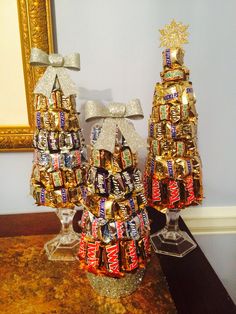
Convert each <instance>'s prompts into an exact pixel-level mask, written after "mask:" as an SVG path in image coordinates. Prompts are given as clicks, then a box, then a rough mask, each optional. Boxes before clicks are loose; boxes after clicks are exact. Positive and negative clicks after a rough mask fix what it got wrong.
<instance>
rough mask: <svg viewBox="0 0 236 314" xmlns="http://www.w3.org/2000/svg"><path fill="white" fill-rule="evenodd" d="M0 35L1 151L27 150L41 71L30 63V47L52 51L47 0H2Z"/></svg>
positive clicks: (31, 133) (49, 12)
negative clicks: (36, 85) (36, 88)
mask: <svg viewBox="0 0 236 314" xmlns="http://www.w3.org/2000/svg"><path fill="white" fill-rule="evenodd" d="M0 38H1V50H0V69H1V75H0V93H1V97H0V151H30V150H32V139H33V132H34V108H33V99H34V96H33V90H34V86H35V84H36V82H37V81H38V79H39V78H40V76H41V75H42V74H43V72H44V68H39V67H37V68H33V67H31V66H30V64H29V60H30V50H31V47H37V48H40V49H42V50H43V51H45V52H47V53H51V52H53V36H52V18H51V5H50V0H43V1H35V0H11V1H9V0H1V1H0Z"/></svg>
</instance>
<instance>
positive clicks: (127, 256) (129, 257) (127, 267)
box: [120, 240, 139, 271]
mask: <svg viewBox="0 0 236 314" xmlns="http://www.w3.org/2000/svg"><path fill="white" fill-rule="evenodd" d="M120 245H121V259H122V270H124V271H133V270H134V269H136V268H138V266H139V262H138V255H137V247H136V242H135V241H134V240H129V241H125V242H121V244H120Z"/></svg>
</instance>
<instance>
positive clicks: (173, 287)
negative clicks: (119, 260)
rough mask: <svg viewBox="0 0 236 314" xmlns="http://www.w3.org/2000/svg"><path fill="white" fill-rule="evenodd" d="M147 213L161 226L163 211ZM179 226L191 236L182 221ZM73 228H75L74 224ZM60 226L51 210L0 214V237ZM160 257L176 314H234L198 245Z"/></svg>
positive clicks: (56, 229) (155, 226) (53, 230)
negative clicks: (177, 255) (179, 254)
mask: <svg viewBox="0 0 236 314" xmlns="http://www.w3.org/2000/svg"><path fill="white" fill-rule="evenodd" d="M149 215H150V219H151V220H152V224H151V226H152V232H155V231H157V230H159V229H161V228H162V227H163V226H164V224H165V216H164V215H163V214H161V213H159V212H157V211H155V210H153V209H152V208H149ZM75 221H76V217H75ZM180 227H181V229H183V230H185V231H187V232H188V234H189V235H190V236H191V237H192V235H191V233H190V231H189V230H188V228H187V227H186V225H185V224H184V222H183V221H182V220H181V221H180ZM74 228H75V230H78V227H77V224H76V223H75V224H74ZM59 229H60V223H59V220H58V219H57V217H56V215H55V214H54V213H37V214H18V215H0V236H1V237H6V236H19V235H36V234H53V233H58V232H59ZM159 259H160V263H161V267H162V270H163V273H164V274H165V276H166V279H167V282H168V285H169V289H170V293H171V295H172V298H173V300H174V302H175V305H176V308H177V310H178V313H184V314H185V313H186V314H192V313H196V314H208V313H209V314H218V313H219V314H231V313H232V314H233V313H236V307H235V305H234V303H233V301H232V299H231V298H230V296H229V295H228V293H227V291H226V290H225V288H224V286H223V285H222V283H221V281H220V280H219V278H218V277H217V275H216V273H215V271H214V270H213V268H212V267H211V265H210V264H209V262H208V260H207V259H206V257H205V255H204V254H203V252H202V251H201V249H200V247H199V246H198V247H197V248H196V249H195V250H194V251H193V252H191V253H189V254H188V255H187V256H185V257H184V258H181V259H179V258H175V257H169V256H165V255H159ZM114 314H115V313H114Z"/></svg>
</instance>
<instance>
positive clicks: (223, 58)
mask: <svg viewBox="0 0 236 314" xmlns="http://www.w3.org/2000/svg"><path fill="white" fill-rule="evenodd" d="M235 12H236V1H234V0H227V1H225V2H222V1H219V0H218V1H216V0H207V1H206V0H198V1H193V0H192V1H189V0H178V1H176V0H169V1H161V0H145V1H144V0H119V1H116V0H99V1H95V0H86V1H82V0H70V1H66V0H60V1H59V0H55V15H56V32H57V42H58V51H59V52H60V53H62V54H66V53H70V52H73V51H78V52H80V54H81V71H80V73H72V77H73V78H74V80H75V82H76V83H77V85H78V86H79V87H80V88H81V92H82V93H81V97H82V98H83V99H81V100H80V104H83V103H84V101H85V100H84V99H86V98H95V99H100V100H104V101H109V100H115V101H122V102H125V101H128V100H130V99H132V98H136V97H137V98H140V99H141V102H142V104H143V110H144V113H145V119H144V120H142V121H138V122H135V126H136V128H137V130H138V132H139V133H140V134H141V135H143V136H144V137H146V136H147V121H148V117H149V114H150V111H151V105H152V96H153V89H154V85H155V83H156V82H157V81H159V80H160V77H159V72H160V71H161V69H162V66H161V51H162V49H160V48H159V33H158V29H160V28H162V27H163V26H164V25H165V24H166V23H169V22H170V20H171V19H172V18H175V19H176V20H177V21H182V22H183V23H185V24H189V25H190V28H189V32H190V38H189V41H190V43H189V44H188V45H186V47H185V50H186V57H185V63H186V65H187V66H188V67H189V68H190V71H191V80H192V82H193V86H194V89H195V93H196V95H197V109H198V113H199V147H200V153H201V156H202V161H203V166H204V167H203V172H204V188H205V197H206V199H205V200H204V203H203V206H207V207H216V206H218V207H221V206H235V205H236V193H235V187H236V167H235V166H234V163H235V160H236V154H235V153H236V136H235V135H236V125H235V123H234V119H235V115H236V105H235V101H236V89H235V71H236V37H235V34H236V19H235ZM83 125H84V123H83ZM84 126H85V125H84ZM85 127H86V126H85ZM144 158H145V152H144V151H143V152H142V153H141V163H142V164H143V162H144ZM31 160H32V153H1V154H0V176H1V186H0V200H1V202H0V212H1V213H5V212H9V213H10V212H15V211H21V212H24V211H26V212H31V211H35V210H39V209H38V208H36V207H34V206H33V203H34V202H33V200H32V199H31V197H29V196H28V190H29V183H28V181H29V176H30V171H31V165H32V164H31ZM40 210H41V208H40ZM196 210H197V209H196Z"/></svg>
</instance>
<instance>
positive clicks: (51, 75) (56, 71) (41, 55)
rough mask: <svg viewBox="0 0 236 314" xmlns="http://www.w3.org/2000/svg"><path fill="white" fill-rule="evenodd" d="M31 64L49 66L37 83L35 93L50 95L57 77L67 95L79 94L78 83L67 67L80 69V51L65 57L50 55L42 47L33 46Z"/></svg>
mask: <svg viewBox="0 0 236 314" xmlns="http://www.w3.org/2000/svg"><path fill="white" fill-rule="evenodd" d="M30 64H31V65H32V66H39V67H45V66H46V67H47V69H46V71H45V72H44V75H43V76H42V77H41V79H40V80H39V81H38V83H37V84H36V87H35V89H34V93H35V94H43V95H45V96H46V97H50V94H51V92H52V89H53V85H54V82H55V79H56V77H57V78H58V80H59V82H60V86H61V89H62V92H63V93H64V95H65V97H68V96H70V95H73V94H77V88H76V85H75V83H74V82H73V81H72V80H71V78H70V77H69V75H68V74H67V72H66V69H69V70H74V71H79V70H80V55H79V54H78V53H73V54H71V55H68V56H65V57H63V56H62V55H60V54H55V53H53V54H49V55H48V54H47V53H45V52H44V51H42V50H41V49H38V48H32V49H31V55H30Z"/></svg>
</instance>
